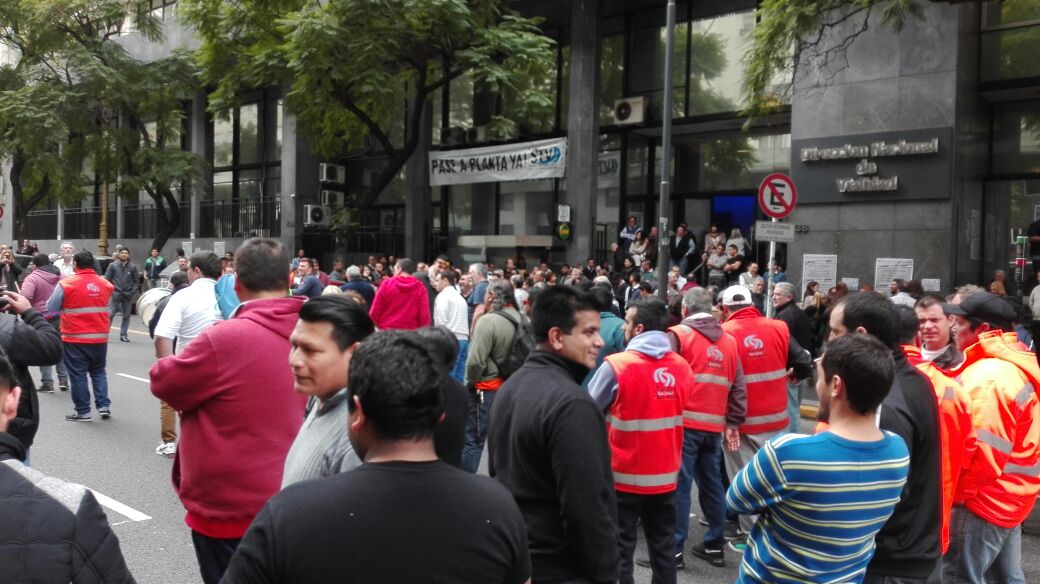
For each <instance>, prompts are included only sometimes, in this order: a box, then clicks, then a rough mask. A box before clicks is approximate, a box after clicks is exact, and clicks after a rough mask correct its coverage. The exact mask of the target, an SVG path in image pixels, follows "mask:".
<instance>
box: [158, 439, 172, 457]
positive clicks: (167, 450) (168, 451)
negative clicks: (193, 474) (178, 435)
mask: <svg viewBox="0 0 1040 584" xmlns="http://www.w3.org/2000/svg"><path fill="white" fill-rule="evenodd" d="M155 453H156V454H158V455H159V456H165V457H166V458H173V455H174V454H177V443H176V442H163V443H162V444H160V445H158V446H156V447H155Z"/></svg>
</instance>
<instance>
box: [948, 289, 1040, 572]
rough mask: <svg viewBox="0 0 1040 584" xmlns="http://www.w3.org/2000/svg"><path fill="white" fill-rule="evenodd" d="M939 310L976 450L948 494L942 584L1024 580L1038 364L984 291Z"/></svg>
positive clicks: (1037, 463) (1008, 311)
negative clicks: (959, 356)
mask: <svg viewBox="0 0 1040 584" xmlns="http://www.w3.org/2000/svg"><path fill="white" fill-rule="evenodd" d="M943 309H944V310H945V311H946V313H947V314H949V315H951V316H952V320H953V337H954V340H955V341H956V342H957V346H958V347H960V348H961V349H963V351H964V363H963V364H962V365H961V366H960V367H959V368H958V369H956V370H954V371H953V372H952V374H953V375H957V376H958V378H959V379H960V381H961V384H962V385H963V386H964V389H965V390H967V391H968V393H969V394H970V395H971V406H972V423H973V425H974V426H975V432H976V434H977V438H978V449H977V450H976V451H975V455H974V456H973V457H972V458H971V460H970V461H969V462H968V466H967V470H966V471H965V472H964V474H963V475H962V479H961V481H960V483H959V485H958V488H957V493H956V494H955V496H954V503H955V506H954V508H953V512H952V513H951V516H950V533H951V540H950V549H949V551H948V552H947V554H946V556H945V558H944V560H943V582H946V583H960V582H971V583H976V582H977V583H982V582H985V581H986V578H985V575H986V573H987V571H991V572H992V574H991V575H992V576H993V577H995V581H997V582H1007V583H1011V584H1014V583H1024V582H1025V576H1024V574H1023V573H1022V562H1021V558H1022V549H1021V548H1022V522H1023V521H1024V520H1025V518H1026V517H1027V516H1028V515H1029V512H1030V511H1031V510H1032V509H1033V504H1034V503H1035V502H1036V496H1037V493H1038V492H1040V441H1038V440H1037V439H1036V432H1037V430H1036V428H1037V424H1038V423H1040V400H1038V397H1037V394H1036V389H1035V388H1037V387H1040V367H1038V366H1037V361H1036V358H1035V356H1034V355H1033V354H1032V353H1030V352H1028V351H1027V350H1026V348H1025V347H1024V346H1022V345H1021V344H1020V343H1018V342H1017V340H1016V339H1015V335H1014V333H1013V332H1012V331H1013V330H1014V329H1013V327H1012V323H1013V321H1014V319H1015V311H1014V309H1013V308H1012V307H1011V305H1009V304H1008V303H1007V302H1006V301H1004V300H1003V299H1001V298H999V297H997V296H994V295H993V294H990V293H988V292H981V291H980V292H973V293H971V294H967V295H963V296H962V297H961V299H960V303H959V304H946V305H943Z"/></svg>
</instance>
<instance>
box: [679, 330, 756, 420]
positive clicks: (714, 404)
mask: <svg viewBox="0 0 1040 584" xmlns="http://www.w3.org/2000/svg"><path fill="white" fill-rule="evenodd" d="M668 331H669V332H671V333H672V334H674V335H675V337H676V338H677V339H678V340H679V354H680V355H682V356H683V358H684V359H686V362H687V363H689V364H690V369H692V370H693V391H691V392H690V396H689V398H687V399H686V403H685V405H684V406H683V426H684V427H686V428H689V429H691V430H704V431H705V432H722V431H723V430H725V428H726V409H727V406H728V405H729V390H730V388H731V387H733V380H734V379H735V378H736V376H737V364H738V363H739V362H740V361H739V359H740V355H739V354H738V352H737V341H736V340H735V339H734V338H733V335H731V334H729V333H727V332H725V331H723V333H722V336H721V337H719V338H718V340H716V341H715V342H714V343H713V342H711V341H709V340H708V337H706V336H704V335H702V334H701V333H699V332H697V331H695V330H694V329H693V328H691V327H689V326H687V325H685V324H678V325H675V326H673V327H672V328H670V329H668Z"/></svg>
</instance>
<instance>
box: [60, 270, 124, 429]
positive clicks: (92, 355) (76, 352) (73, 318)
mask: <svg viewBox="0 0 1040 584" xmlns="http://www.w3.org/2000/svg"><path fill="white" fill-rule="evenodd" d="M72 260H73V262H74V263H75V265H76V273H75V274H74V275H72V276H69V277H67V278H65V279H63V280H61V281H60V282H58V285H57V286H56V287H55V288H54V293H52V294H51V298H50V300H48V301H47V310H50V311H52V312H58V311H60V312H61V340H62V343H63V344H64V349H65V370H66V371H68V373H69V381H71V382H72V383H71V385H72V403H73V405H74V406H75V408H76V411H75V412H74V413H71V414H69V415H67V416H65V419H66V420H69V421H72V422H89V421H90V390H89V389H88V388H87V374H88V373H89V374H90V382H91V384H92V385H93V386H94V405H95V406H96V407H97V411H98V414H99V415H100V416H101V419H103V420H107V419H108V418H109V416H111V415H112V401H111V400H110V399H108V374H107V373H106V372H105V363H106V361H107V359H108V327H109V323H110V319H109V316H108V302H109V299H110V298H111V297H112V290H113V286H112V283H111V282H109V281H108V280H106V279H104V278H102V277H101V276H98V275H97V272H95V271H94V254H92V253H90V252H89V251H87V250H85V249H83V250H80V251H78V252H76V254H75V255H74V256H72Z"/></svg>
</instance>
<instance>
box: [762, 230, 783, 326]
mask: <svg viewBox="0 0 1040 584" xmlns="http://www.w3.org/2000/svg"><path fill="white" fill-rule="evenodd" d="M772 222H773V223H779V222H780V220H779V219H777V218H776V217H773V220H772ZM775 257H776V241H775V240H774V241H770V242H769V257H768V258H767V259H766V261H768V262H769V282H768V286H767V288H766V290H767V293H766V301H765V305H766V316H767V317H769V318H773V314H774V313H775V312H776V311H775V309H774V308H773V287H774V286H776V283H775V282H773V277H774V276H775V275H776V265H775V264H774V262H773V258H775Z"/></svg>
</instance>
